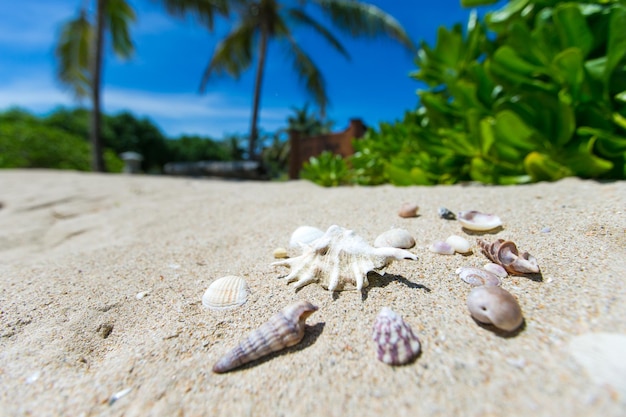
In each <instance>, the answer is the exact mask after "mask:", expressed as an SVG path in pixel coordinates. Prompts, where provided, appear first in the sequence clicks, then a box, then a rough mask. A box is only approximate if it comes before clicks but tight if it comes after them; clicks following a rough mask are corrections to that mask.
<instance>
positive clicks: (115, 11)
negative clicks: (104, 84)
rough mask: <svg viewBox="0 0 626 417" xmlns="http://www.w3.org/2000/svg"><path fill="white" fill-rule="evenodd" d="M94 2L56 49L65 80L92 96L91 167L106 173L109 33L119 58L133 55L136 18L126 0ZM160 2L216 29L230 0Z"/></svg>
mask: <svg viewBox="0 0 626 417" xmlns="http://www.w3.org/2000/svg"><path fill="white" fill-rule="evenodd" d="M93 1H94V2H95V7H94V9H95V13H94V14H93V15H92V16H90V15H89V13H88V12H87V6H88V0H85V3H83V6H82V7H81V9H80V10H79V13H78V16H77V17H76V18H74V19H72V20H70V21H68V22H66V23H65V24H64V25H63V26H62V28H61V35H60V37H59V40H58V43H57V46H56V50H55V52H56V56H57V59H58V69H57V75H58V78H59V80H60V81H61V83H62V84H64V85H66V86H68V87H69V88H70V89H71V90H72V91H73V93H74V95H75V96H76V97H77V98H78V99H81V98H85V97H89V98H90V99H91V105H92V107H91V117H90V126H89V139H90V142H91V169H92V170H93V171H98V172H104V171H106V166H105V164H104V158H103V152H102V139H101V130H102V128H101V100H100V92H101V79H102V61H103V51H104V40H105V35H106V34H107V33H108V34H109V35H110V38H111V45H112V47H113V51H114V52H115V54H116V55H117V56H118V57H120V58H129V57H130V56H131V55H132V54H133V52H134V47H133V43H132V41H131V38H130V31H129V27H130V24H131V23H132V22H134V21H135V19H136V17H135V12H134V11H133V9H132V8H131V7H130V5H129V4H128V2H127V1H126V0H93ZM155 1H156V0H155ZM159 1H160V2H161V3H162V4H163V5H164V6H165V8H166V10H167V11H168V13H170V14H172V15H174V16H184V15H185V14H186V13H191V14H193V15H194V16H196V17H197V18H198V19H199V20H200V22H201V23H203V24H204V25H206V26H207V27H208V28H209V30H212V29H213V21H214V16H215V14H216V13H219V14H222V15H225V14H226V13H227V11H228V9H227V3H228V0H159Z"/></svg>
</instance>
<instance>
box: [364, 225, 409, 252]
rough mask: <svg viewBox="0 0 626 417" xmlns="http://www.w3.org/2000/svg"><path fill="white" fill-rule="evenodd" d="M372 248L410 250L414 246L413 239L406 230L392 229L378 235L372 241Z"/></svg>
mask: <svg viewBox="0 0 626 417" xmlns="http://www.w3.org/2000/svg"><path fill="white" fill-rule="evenodd" d="M374 246H375V247H377V248H387V247H392V248H399V249H410V248H412V247H413V246H415V239H413V236H411V233H409V231H408V230H405V229H396V228H394V229H389V230H387V231H386V232H383V233H381V234H380V235H378V237H377V238H376V240H374Z"/></svg>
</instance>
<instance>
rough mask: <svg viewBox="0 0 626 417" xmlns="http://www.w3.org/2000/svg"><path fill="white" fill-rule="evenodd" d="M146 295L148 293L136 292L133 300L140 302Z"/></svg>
mask: <svg viewBox="0 0 626 417" xmlns="http://www.w3.org/2000/svg"><path fill="white" fill-rule="evenodd" d="M148 294H149V291H142V292H138V293H137V295H135V298H136V299H138V300H141V299H142V298H143V297H145V296H146V295H148Z"/></svg>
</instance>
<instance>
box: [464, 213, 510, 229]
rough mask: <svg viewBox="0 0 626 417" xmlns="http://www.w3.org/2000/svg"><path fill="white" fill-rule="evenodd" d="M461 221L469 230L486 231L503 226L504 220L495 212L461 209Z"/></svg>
mask: <svg viewBox="0 0 626 417" xmlns="http://www.w3.org/2000/svg"><path fill="white" fill-rule="evenodd" d="M458 219H459V222H461V224H462V225H463V227H464V228H466V229H467V230H473V231H477V232H484V231H487V230H492V229H495V228H496V227H500V226H502V220H500V217H498V216H496V215H495V214H486V213H481V212H479V211H476V210H471V211H461V212H459V215H458Z"/></svg>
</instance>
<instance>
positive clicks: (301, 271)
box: [272, 225, 417, 291]
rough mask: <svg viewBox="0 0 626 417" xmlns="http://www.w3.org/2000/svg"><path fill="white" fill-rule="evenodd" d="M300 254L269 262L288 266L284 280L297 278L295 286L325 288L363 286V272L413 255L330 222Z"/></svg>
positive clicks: (364, 280)
mask: <svg viewBox="0 0 626 417" xmlns="http://www.w3.org/2000/svg"><path fill="white" fill-rule="evenodd" d="M302 252H303V253H302V255H300V256H298V257H296V258H291V259H286V260H284V261H278V262H274V263H273V264H272V265H282V266H289V267H290V268H291V273H290V274H289V275H287V276H286V277H284V279H285V280H287V282H288V283H289V282H293V281H297V282H296V284H295V287H296V288H300V287H303V286H305V285H307V284H310V283H312V282H319V283H320V284H321V285H322V287H324V288H328V290H329V291H340V290H344V289H347V288H346V286H347V284H351V285H354V286H355V287H356V289H357V290H361V289H362V288H363V287H367V286H368V285H369V282H368V281H367V273H368V272H369V271H373V270H377V269H381V268H384V267H385V266H387V265H389V263H391V261H393V260H402V259H412V260H417V256H415V255H414V254H412V253H411V252H409V251H407V250H403V249H397V248H373V247H371V246H370V245H369V244H368V243H367V242H366V241H365V239H363V238H362V237H360V236H358V235H357V234H356V233H354V231H352V230H348V229H344V228H343V227H340V226H336V225H333V226H330V227H329V228H328V230H327V231H326V233H324V235H323V236H322V237H320V238H319V239H317V240H315V241H313V242H312V243H311V244H310V245H302Z"/></svg>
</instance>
